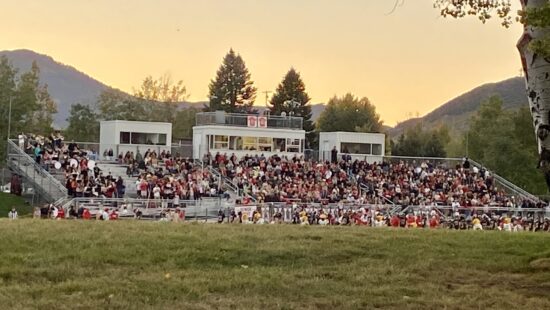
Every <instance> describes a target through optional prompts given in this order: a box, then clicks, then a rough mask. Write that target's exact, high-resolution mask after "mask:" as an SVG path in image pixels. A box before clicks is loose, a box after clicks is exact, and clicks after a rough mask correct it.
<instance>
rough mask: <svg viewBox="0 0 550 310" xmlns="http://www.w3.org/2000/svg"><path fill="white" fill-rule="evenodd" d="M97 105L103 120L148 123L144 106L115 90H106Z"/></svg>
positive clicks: (133, 98) (143, 103) (140, 102)
mask: <svg viewBox="0 0 550 310" xmlns="http://www.w3.org/2000/svg"><path fill="white" fill-rule="evenodd" d="M97 105H98V107H99V111H100V116H101V119H103V120H107V121H110V120H125V121H148V120H149V115H148V113H147V109H146V104H145V102H144V101H140V100H137V99H136V98H135V97H132V96H130V95H128V94H125V93H123V92H121V91H119V90H116V89H106V90H104V91H103V92H101V94H100V95H99V98H98V102H97Z"/></svg>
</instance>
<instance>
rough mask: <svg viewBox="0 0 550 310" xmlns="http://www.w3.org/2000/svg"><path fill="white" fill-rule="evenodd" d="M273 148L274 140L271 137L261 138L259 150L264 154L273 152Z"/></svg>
mask: <svg viewBox="0 0 550 310" xmlns="http://www.w3.org/2000/svg"><path fill="white" fill-rule="evenodd" d="M272 147H273V138H269V137H259V138H258V149H259V150H260V151H262V152H271V148H272Z"/></svg>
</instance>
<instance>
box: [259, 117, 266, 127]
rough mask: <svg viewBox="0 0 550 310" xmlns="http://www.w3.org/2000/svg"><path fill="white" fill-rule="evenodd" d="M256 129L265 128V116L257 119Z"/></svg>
mask: <svg viewBox="0 0 550 310" xmlns="http://www.w3.org/2000/svg"><path fill="white" fill-rule="evenodd" d="M258 127H260V128H267V117H265V116H259V117H258Z"/></svg>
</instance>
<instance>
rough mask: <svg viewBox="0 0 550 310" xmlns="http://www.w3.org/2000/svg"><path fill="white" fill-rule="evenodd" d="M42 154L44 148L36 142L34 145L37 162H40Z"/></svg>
mask: <svg viewBox="0 0 550 310" xmlns="http://www.w3.org/2000/svg"><path fill="white" fill-rule="evenodd" d="M41 156H42V149H41V148H40V144H38V143H36V145H35V147H34V157H35V160H36V163H37V164H40V160H41Z"/></svg>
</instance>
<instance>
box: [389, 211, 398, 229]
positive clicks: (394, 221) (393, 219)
mask: <svg viewBox="0 0 550 310" xmlns="http://www.w3.org/2000/svg"><path fill="white" fill-rule="evenodd" d="M390 222H391V223H390V224H391V227H399V216H398V215H397V214H394V215H393V216H392V217H391V221H390Z"/></svg>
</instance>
